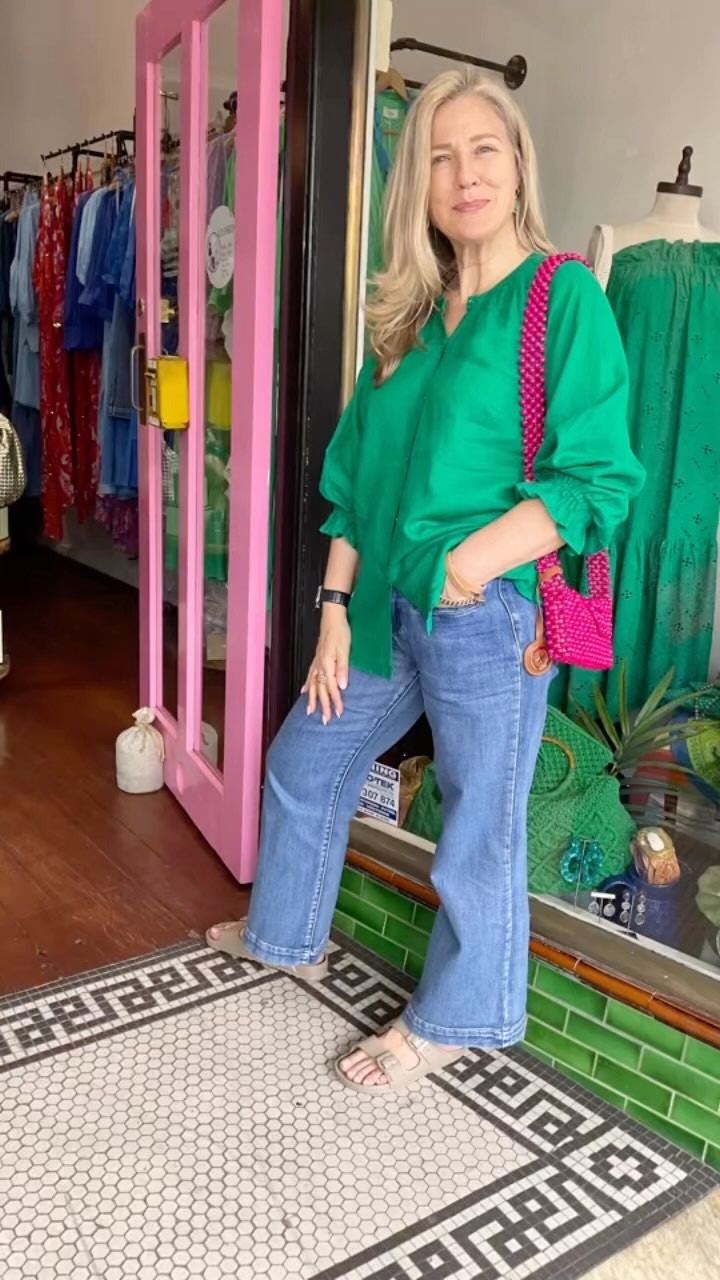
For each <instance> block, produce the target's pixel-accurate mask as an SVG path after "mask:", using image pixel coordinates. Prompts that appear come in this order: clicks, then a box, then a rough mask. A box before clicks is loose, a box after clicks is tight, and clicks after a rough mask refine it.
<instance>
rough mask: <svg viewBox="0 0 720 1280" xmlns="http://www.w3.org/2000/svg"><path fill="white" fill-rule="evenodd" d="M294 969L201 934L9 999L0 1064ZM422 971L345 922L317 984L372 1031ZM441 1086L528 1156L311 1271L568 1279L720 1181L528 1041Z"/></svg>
mask: <svg viewBox="0 0 720 1280" xmlns="http://www.w3.org/2000/svg"><path fill="white" fill-rule="evenodd" d="M287 981H292V982H295V981H296V979H292V978H288V977H287V976H285V975H282V974H275V973H268V972H264V971H262V970H261V969H259V968H258V967H257V966H255V965H253V964H251V963H249V962H247V963H246V962H240V961H235V960H231V959H229V958H226V957H224V956H222V955H221V954H219V953H217V952H214V951H211V950H210V949H208V948H207V947H206V946H205V945H204V943H202V942H201V941H198V942H190V943H184V944H182V945H180V946H177V947H171V948H168V949H167V950H163V951H160V952H156V953H153V954H152V955H150V956H145V957H141V958H139V959H137V960H132V961H128V962H125V963H123V964H120V965H112V966H109V967H107V968H104V969H99V970H95V971H93V972H91V973H86V974H82V975H80V976H78V977H76V978H72V979H69V980H66V981H62V982H58V983H53V984H50V985H48V986H44V987H38V988H35V989H33V990H30V991H26V992H21V993H18V994H16V995H11V996H6V997H3V998H1V999H0V1073H2V1072H4V1071H8V1070H12V1069H18V1068H21V1067H22V1066H23V1065H26V1064H28V1063H30V1062H35V1061H37V1060H39V1059H42V1058H46V1057H48V1056H50V1055H53V1054H58V1053H65V1052H68V1051H71V1050H74V1049H78V1048H81V1047H82V1046H83V1045H87V1044H90V1043H93V1042H95V1041H98V1040H101V1039H105V1038H107V1037H109V1036H114V1035H119V1034H123V1033H124V1032H125V1031H127V1030H129V1029H134V1028H137V1027H140V1026H143V1025H145V1024H147V1023H151V1022H155V1021H157V1020H159V1019H161V1018H168V1017H172V1016H174V1015H175V1014H177V1013H179V1012H184V1011H186V1010H188V1009H192V1008H194V1007H198V1006H201V1005H205V1004H208V1003H209V1002H211V1001H216V1000H222V999H225V998H226V997H228V996H233V995H236V994H238V993H241V992H247V993H250V992H251V991H253V990H255V989H257V988H261V987H263V986H266V985H267V984H269V983H277V982H287ZM411 986H412V983H411V981H410V979H408V978H407V977H406V975H404V974H400V973H398V972H397V971H395V970H393V969H392V968H390V966H388V965H387V964H385V963H384V962H383V961H381V960H379V959H378V957H376V956H375V955H373V954H371V953H370V952H367V951H366V950H365V949H364V948H362V947H361V946H359V945H358V944H357V943H354V942H352V943H350V942H348V941H347V940H346V939H345V938H343V939H342V945H339V944H338V942H337V941H334V942H333V943H332V945H331V949H330V973H329V975H328V977H327V978H326V979H325V980H324V981H323V982H322V983H320V984H314V985H312V986H308V987H307V988H306V990H308V991H310V992H311V993H312V995H313V996H314V998H315V999H317V1000H319V1001H321V1002H322V1003H323V1004H325V1005H327V1006H328V1007H330V1008H332V1009H333V1010H334V1011H336V1012H337V1013H339V1014H340V1015H341V1016H342V1017H343V1018H344V1019H345V1021H347V1022H348V1023H349V1024H351V1025H352V1026H353V1027H355V1028H357V1029H358V1030H359V1031H361V1032H368V1031H372V1030H375V1029H376V1028H377V1027H378V1026H380V1025H382V1024H383V1023H385V1022H387V1021H389V1020H390V1019H392V1018H393V1017H395V1016H396V1015H397V1014H398V1013H399V1011H400V1010H401V1009H402V1007H403V1005H404V1003H405V1001H406V999H407V993H408V990H409V989H410V988H411ZM433 1080H434V1084H435V1087H437V1088H440V1089H442V1090H444V1091H445V1092H447V1093H448V1094H450V1095H452V1097H454V1098H455V1099H456V1100H459V1101H461V1102H462V1103H463V1104H464V1105H465V1106H466V1107H467V1108H468V1110H469V1111H471V1112H473V1113H474V1114H476V1115H477V1116H479V1117H481V1118H482V1119H483V1120H484V1121H485V1122H486V1123H487V1122H489V1123H490V1124H492V1125H493V1126H494V1127H495V1128H496V1129H497V1130H499V1131H501V1132H504V1133H505V1134H507V1135H509V1136H510V1137H512V1139H513V1141H514V1142H516V1143H519V1144H520V1145H521V1146H522V1147H523V1148H524V1149H525V1150H526V1151H527V1154H528V1157H529V1160H530V1163H528V1164H525V1165H524V1166H523V1167H522V1168H521V1169H519V1170H515V1171H513V1172H512V1173H508V1174H507V1175H506V1176H505V1177H502V1178H500V1179H497V1180H495V1181H494V1182H493V1183H491V1184H490V1185H489V1186H486V1187H484V1188H482V1189H479V1190H477V1191H473V1192H472V1193H471V1194H469V1195H468V1196H466V1197H465V1198H463V1199H460V1200H458V1201H456V1202H454V1203H452V1204H450V1205H448V1206H447V1207H446V1208H445V1209H443V1210H442V1212H440V1213H436V1214H434V1215H433V1217H432V1218H431V1219H424V1220H419V1221H418V1222H417V1223H415V1224H413V1225H412V1226H411V1227H409V1228H407V1229H405V1230H404V1231H402V1232H400V1233H398V1234H397V1235H394V1236H392V1237H391V1238H389V1239H387V1240H385V1241H383V1242H382V1243H381V1244H380V1245H376V1246H374V1247H373V1248H372V1249H369V1250H365V1251H360V1252H359V1253H357V1254H356V1255H355V1256H354V1257H351V1258H348V1259H346V1260H344V1261H343V1262H341V1263H338V1264H336V1265H334V1266H331V1267H329V1268H327V1269H325V1270H323V1271H321V1272H318V1273H317V1275H316V1277H315V1280H345V1278H347V1280H426V1278H427V1280H430V1278H431V1277H432V1280H441V1278H442V1277H448V1278H451V1277H455V1278H456V1280H500V1277H506V1276H512V1277H518V1280H521V1278H522V1277H525V1276H527V1277H531V1278H532V1280H572V1278H573V1277H577V1276H580V1275H582V1274H584V1273H585V1272H586V1271H587V1270H589V1269H590V1268H591V1267H593V1266H595V1265H597V1264H598V1263H599V1262H600V1261H602V1260H603V1259H604V1258H607V1257H610V1256H612V1255H613V1254H615V1253H617V1252H619V1251H620V1250H622V1249H624V1248H626V1247H627V1246H628V1245H630V1244H631V1243H633V1241H635V1240H637V1239H638V1238H639V1237H641V1236H642V1235H644V1234H645V1233H646V1232H648V1231H649V1230H651V1229H652V1228H653V1227H654V1226H656V1225H658V1224H659V1223H660V1222H661V1221H664V1220H666V1219H667V1218H668V1217H670V1216H672V1215H674V1214H675V1213H677V1212H680V1211H681V1210H682V1209H683V1208H685V1207H686V1206H688V1205H690V1204H693V1203H695V1202H696V1201H697V1200H699V1199H701V1198H702V1197H704V1196H705V1195H707V1194H709V1193H710V1192H711V1191H713V1190H714V1189H716V1188H717V1187H718V1186H720V1175H718V1174H716V1173H714V1172H713V1171H712V1170H710V1169H708V1168H707V1167H705V1166H704V1165H702V1164H700V1163H699V1162H698V1161H696V1160H695V1159H694V1158H693V1157H692V1156H689V1155H687V1154H686V1153H684V1152H683V1151H680V1150H679V1149H677V1148H675V1147H673V1146H672V1145H670V1144H669V1143H667V1142H666V1141H664V1139H662V1138H660V1137H659V1136H657V1135H655V1134H653V1133H650V1132H649V1131H647V1130H645V1129H644V1128H642V1126H640V1125H639V1124H637V1123H636V1122H635V1121H634V1120H632V1119H631V1118H629V1117H628V1116H626V1115H624V1114H623V1113H622V1112H620V1111H617V1110H615V1108H613V1107H611V1106H610V1105H609V1104H607V1103H604V1102H602V1101H601V1100H600V1099H598V1098H597V1097H595V1096H594V1095H593V1094H591V1093H589V1092H588V1091H587V1090H585V1089H584V1088H582V1086H580V1085H577V1084H575V1083H573V1082H571V1081H569V1080H567V1079H565V1078H564V1077H562V1076H560V1075H559V1074H558V1073H557V1072H555V1071H554V1070H553V1069H552V1068H550V1067H547V1066H546V1065H545V1064H544V1063H541V1062H539V1061H537V1060H535V1059H534V1058H532V1057H531V1056H530V1055H529V1054H527V1053H525V1052H524V1051H523V1050H521V1049H513V1050H510V1051H506V1052H504V1053H488V1052H485V1051H482V1050H473V1051H472V1052H470V1053H468V1054H467V1055H466V1056H465V1057H464V1058H463V1059H462V1060H461V1061H460V1062H458V1063H456V1064H454V1065H453V1066H452V1067H450V1068H449V1069H448V1070H446V1071H445V1072H444V1073H442V1074H441V1075H438V1076H435V1077H433Z"/></svg>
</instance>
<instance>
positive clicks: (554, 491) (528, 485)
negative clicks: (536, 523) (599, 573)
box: [517, 475, 627, 555]
mask: <svg viewBox="0 0 720 1280" xmlns="http://www.w3.org/2000/svg"><path fill="white" fill-rule="evenodd" d="M517 493H518V497H519V498H520V500H521V501H527V500H528V499H530V498H539V499H540V501H541V502H542V504H543V506H544V507H545V508H546V509H547V511H548V514H549V515H550V516H551V517H552V519H553V520H554V521H555V524H556V525H557V530H558V533H559V534H560V537H561V538H562V540H563V542H564V543H565V544H566V545H567V546H568V547H569V548H570V550H571V551H574V552H575V553H576V554H577V555H592V554H593V553H594V552H596V551H601V550H602V548H603V547H606V546H607V544H608V540H609V537H610V532H611V525H609V524H608V523H607V522H606V521H605V520H603V518H602V515H601V513H599V512H598V511H596V510H595V509H594V507H593V505H592V504H591V503H590V501H589V498H588V493H587V486H586V485H585V484H584V483H583V482H582V481H580V480H576V479H574V478H573V477H572V476H565V475H555V476H549V477H548V478H547V479H545V480H537V481H534V482H529V481H525V482H524V483H523V484H520V485H518V489H517ZM626 514H627V512H626Z"/></svg>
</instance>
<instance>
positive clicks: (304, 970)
mask: <svg viewBox="0 0 720 1280" xmlns="http://www.w3.org/2000/svg"><path fill="white" fill-rule="evenodd" d="M212 929H220V930H221V933H220V937H219V938H213V937H212V936H211V935H212ZM244 935H245V921H244V920H225V921H224V922H223V923H222V924H214V925H212V927H211V929H208V931H207V933H206V934H205V941H206V942H207V945H208V946H209V947H212V949H213V951H222V952H224V954H225V955H227V956H232V957H233V959H234V960H252V961H253V963H254V964H259V965H262V967H263V969H277V970H278V972H280V973H291V974H293V976H294V977H296V978H302V979H303V980H304V981H305V982H322V979H323V978H327V975H328V962H327V956H323V958H322V960H318V962H317V964H266V963H265V961H264V960H256V959H255V956H254V955H252V953H251V952H250V951H248V949H247V947H246V946H245V942H244Z"/></svg>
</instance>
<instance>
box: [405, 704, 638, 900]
mask: <svg viewBox="0 0 720 1280" xmlns="http://www.w3.org/2000/svg"><path fill="white" fill-rule="evenodd" d="M611 760H612V755H611V753H610V752H609V751H608V750H606V748H605V747H603V745H602V744H601V743H600V742H596V741H595V739H594V738H591V737H590V734H588V733H586V732H585V730H584V729H581V728H580V727H579V726H578V725H576V724H573V722H572V720H568V718H567V716H564V715H562V713H561V712H560V711H556V710H555V708H554V707H551V708H550V709H549V711H548V715H547V720H546V723H545V736H544V738H543V742H542V746H541V748H540V754H539V756H538V762H537V766H536V769H535V777H534V780H533V787H532V792H531V794H530V803H529V806H528V881H529V888H530V892H531V893H549V894H554V895H558V894H568V893H571V892H573V886H572V885H570V884H568V883H567V882H566V881H565V880H564V879H563V877H562V874H561V871H560V864H561V862H562V858H563V854H564V853H565V852H566V850H567V848H568V845H569V844H570V841H571V839H572V838H573V836H578V837H579V838H580V839H581V840H583V841H585V840H587V841H591V840H596V841H597V842H598V844H599V845H600V847H601V849H602V851H603V861H602V866H601V867H600V868H599V869H598V872H597V884H599V883H600V882H601V881H602V880H604V879H605V878H606V876H613V875H621V874H622V872H623V871H624V870H625V868H626V866H627V863H628V860H629V857H630V841H631V839H632V836H633V833H634V831H635V823H634V822H633V820H632V818H631V817H630V815H629V814H628V813H627V811H626V810H625V809H624V808H623V806H622V804H621V802H620V786H619V783H618V781H617V779H616V778H611V777H610V776H609V774H608V773H607V772H606V770H607V767H608V765H609V764H610V762H611ZM404 827H405V830H406V831H411V832H412V833H413V835H417V836H422V837H423V838H424V839H425V840H431V841H433V842H434V843H435V844H437V842H438V840H439V839H440V836H441V834H442V797H441V795H440V788H439V787H438V783H437V777H436V775H435V768H434V766H433V765H431V764H429V765H428V766H427V768H426V769H425V772H424V773H423V779H422V784H421V786H420V790H419V791H418V793H417V795H416V796H415V799H414V800H413V802H412V804H411V806H410V809H409V811H408V815H407V817H406V819H405V824H404ZM593 887H594V886H593Z"/></svg>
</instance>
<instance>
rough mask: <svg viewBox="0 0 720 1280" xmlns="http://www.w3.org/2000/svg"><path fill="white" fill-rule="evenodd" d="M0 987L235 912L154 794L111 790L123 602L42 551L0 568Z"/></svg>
mask: <svg viewBox="0 0 720 1280" xmlns="http://www.w3.org/2000/svg"><path fill="white" fill-rule="evenodd" d="M0 608H2V611H3V621H4V629H5V636H6V647H7V650H8V652H9V654H10V658H11V670H10V674H9V676H7V678H6V679H4V680H2V681H0V992H4V993H7V992H9V991H17V990H20V989H23V988H25V987H29V986H34V985H36V984H38V983H43V982H50V981H52V980H54V979H56V978H60V977H67V976H69V975H72V974H75V973H79V972H82V971H83V970H85V969H91V968H95V967H96V966H98V965H102V964H108V963H110V962H112V961H116V960H124V959H128V958H130V957H132V956H136V955H141V954H144V953H146V952H149V951H152V950H153V949H155V948H157V947H163V946H167V945H169V944H171V943H175V942H181V941H183V940H186V939H188V938H192V937H195V936H197V935H198V934H199V933H200V932H202V931H204V929H205V928H206V927H207V925H208V924H210V923H212V922H213V921H215V920H224V919H231V918H233V917H235V916H237V915H241V914H243V912H244V910H245V908H246V905H247V896H248V895H247V892H246V891H245V890H242V889H241V888H240V887H239V886H238V885H237V884H236V882H235V881H234V880H233V878H232V877H231V876H230V874H229V873H228V872H227V871H226V870H225V868H224V867H223V865H222V863H221V862H220V861H219V859H218V858H217V857H216V856H215V854H214V853H213V852H212V850H211V849H210V848H209V847H208V846H207V844H206V843H205V841H204V840H203V839H202V837H201V836H200V835H199V833H198V832H197V831H196V830H195V828H194V827H193V826H192V824H191V823H190V822H189V821H188V820H187V818H186V817H185V815H184V813H183V812H182V810H181V809H180V808H179V807H178V806H177V804H176V803H175V801H174V800H173V798H172V797H171V795H170V794H169V793H168V792H164V791H163V792H159V793H157V794H155V795H149V796H127V795H123V794H122V793H121V792H120V791H118V790H117V788H116V786H115V757H114V749H115V738H116V736H117V734H118V733H119V732H120V731H121V730H122V729H124V728H126V727H127V726H128V724H129V723H130V722H131V716H132V712H133V711H134V710H135V709H136V707H137V704H138V694H137V649H138V643H137V636H138V616H137V593H136V592H135V591H133V590H132V589H130V588H126V587H124V586H122V585H120V584H118V583H115V582H113V581H111V580H110V579H108V578H104V577H101V576H99V575H96V574H94V573H92V572H91V571H89V570H85V569H82V568H80V567H79V566H77V565H75V564H72V563H70V562H68V561H67V560H64V559H63V558H62V557H61V556H59V555H57V554H56V553H54V552H52V551H44V550H39V549H37V548H32V549H29V550H23V549H16V550H13V551H11V552H10V554H9V555H6V556H2V557H0Z"/></svg>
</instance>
